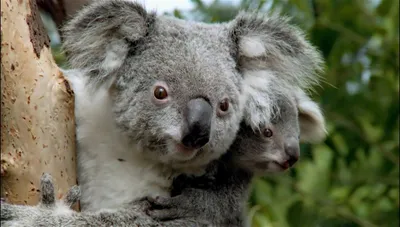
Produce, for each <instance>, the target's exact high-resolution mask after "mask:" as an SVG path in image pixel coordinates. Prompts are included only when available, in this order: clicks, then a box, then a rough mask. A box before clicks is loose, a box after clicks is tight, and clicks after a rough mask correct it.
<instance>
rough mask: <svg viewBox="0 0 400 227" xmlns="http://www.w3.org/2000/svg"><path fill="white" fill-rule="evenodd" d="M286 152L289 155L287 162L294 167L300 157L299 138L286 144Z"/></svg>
mask: <svg viewBox="0 0 400 227" xmlns="http://www.w3.org/2000/svg"><path fill="white" fill-rule="evenodd" d="M285 152H286V154H287V155H288V157H289V159H288V160H287V163H288V164H289V166H290V167H292V166H293V165H294V164H295V163H296V162H297V161H298V160H299V157H300V146H299V142H298V141H297V140H293V141H290V142H288V143H286V144H285Z"/></svg>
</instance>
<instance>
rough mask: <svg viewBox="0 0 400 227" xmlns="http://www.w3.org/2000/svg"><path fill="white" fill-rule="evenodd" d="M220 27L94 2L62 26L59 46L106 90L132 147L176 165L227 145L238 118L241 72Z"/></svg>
mask: <svg viewBox="0 0 400 227" xmlns="http://www.w3.org/2000/svg"><path fill="white" fill-rule="evenodd" d="M223 27H224V25H220V24H215V25H207V24H202V23H197V22H187V21H182V20H179V19H175V18H170V17H164V16H159V17H157V16H156V15H155V14H154V13H151V12H147V11H146V10H145V9H144V8H143V7H142V6H140V5H139V4H137V3H134V2H132V1H117V0H108V1H96V2H95V3H93V4H91V5H89V6H87V7H85V8H84V9H83V10H82V11H80V12H79V13H78V14H77V15H76V16H75V17H74V18H73V19H72V20H71V21H70V22H69V23H68V24H67V25H66V26H65V28H64V32H63V34H64V50H65V51H66V53H67V55H68V58H69V64H70V66H71V67H72V68H78V69H81V70H83V71H85V73H86V74H85V76H87V77H88V78H89V79H88V81H89V83H90V84H91V85H92V87H95V88H96V89H97V90H98V89H103V90H104V89H106V90H107V92H108V97H109V99H110V100H111V102H110V103H111V104H110V106H109V107H107V109H105V111H110V112H112V114H113V120H114V121H115V125H116V127H117V128H118V129H119V131H120V132H121V135H123V136H125V137H126V138H128V140H129V143H130V144H132V147H133V146H137V145H139V146H140V147H141V149H139V150H140V152H141V153H142V154H143V155H145V156H146V157H148V158H150V159H154V160H157V161H158V162H161V163H164V164H171V165H172V166H174V167H175V168H186V167H187V166H190V167H195V166H202V165H206V164H208V163H209V162H210V160H212V159H216V158H218V157H219V156H220V155H222V154H223V153H224V152H225V151H227V150H228V148H229V146H230V145H231V143H232V142H233V140H234V138H235V135H236V133H237V130H238V128H239V123H240V120H241V118H242V104H241V103H242V101H241V100H242V99H241V95H240V94H241V89H242V88H241V75H240V74H239V72H238V71H237V69H236V61H235V59H234V58H233V56H232V50H231V48H232V47H231V42H230V37H229V35H228V33H227V30H226V29H223ZM96 89H94V90H96ZM93 95H95V92H94V93H93ZM98 114H103V113H98ZM98 123H99V124H101V122H98ZM132 150H134V149H132Z"/></svg>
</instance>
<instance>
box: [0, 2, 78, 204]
mask: <svg viewBox="0 0 400 227" xmlns="http://www.w3.org/2000/svg"><path fill="white" fill-rule="evenodd" d="M1 47H2V48H1V93H2V97H1V178H2V184H1V196H2V197H5V198H6V199H7V201H8V202H10V203H14V204H29V205H34V204H36V203H37V202H38V195H39V189H40V188H39V179H40V176H41V174H42V173H43V172H48V173H50V174H51V175H52V176H53V178H54V182H55V183H56V184H57V187H56V189H58V191H56V193H57V196H59V197H61V196H62V195H63V193H65V192H66V191H67V189H69V188H70V187H71V186H72V185H75V184H76V183H77V182H76V160H75V117H74V96H73V92H72V90H71V89H70V87H69V84H68V82H67V81H66V80H65V79H64V77H63V75H62V73H61V72H60V71H59V69H58V67H57V65H56V64H55V62H54V60H53V57H52V54H51V51H50V47H49V38H48V36H47V33H46V31H45V30H44V27H43V23H42V21H41V19H40V16H39V11H38V7H37V4H36V1H35V0H1Z"/></svg>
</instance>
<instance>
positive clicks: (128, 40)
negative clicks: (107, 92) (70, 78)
mask: <svg viewBox="0 0 400 227" xmlns="http://www.w3.org/2000/svg"><path fill="white" fill-rule="evenodd" d="M154 18H155V14H154V13H147V12H146V10H145V9H144V8H143V7H142V6H141V5H139V4H138V3H134V2H132V1H128V0H125V1H123V0H100V1H94V3H92V4H90V5H88V6H85V7H84V8H83V9H82V10H81V11H80V12H78V13H77V14H76V16H74V18H73V19H72V20H71V21H69V22H68V23H67V24H66V26H64V28H63V36H64V37H63V38H64V43H63V49H64V51H66V53H67V57H68V60H69V63H70V66H71V67H72V68H79V69H83V70H84V71H86V72H95V74H96V76H97V77H100V78H97V79H100V80H104V79H105V78H101V76H106V75H107V73H109V72H111V71H113V70H115V69H117V68H118V67H120V66H121V64H122V63H123V62H124V61H125V58H126V56H127V54H128V52H129V51H131V50H132V49H133V48H134V47H135V46H136V45H137V44H138V43H139V42H140V41H141V40H142V39H143V38H144V37H145V36H146V35H147V34H148V32H149V29H150V26H151V24H152V23H154Z"/></svg>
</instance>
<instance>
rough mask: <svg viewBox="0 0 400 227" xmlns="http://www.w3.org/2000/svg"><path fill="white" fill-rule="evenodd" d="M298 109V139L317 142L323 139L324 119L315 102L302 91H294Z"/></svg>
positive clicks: (324, 132) (324, 130)
mask: <svg viewBox="0 0 400 227" xmlns="http://www.w3.org/2000/svg"><path fill="white" fill-rule="evenodd" d="M296 102H297V108H298V111H299V125H300V141H301V142H309V143H318V142H321V141H322V140H324V139H325V137H326V135H327V131H326V129H325V119H324V116H323V114H322V111H321V109H320V107H319V106H318V104H317V103H315V102H314V101H312V100H311V99H310V97H308V96H307V95H306V94H305V93H304V92H303V91H297V92H296Z"/></svg>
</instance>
